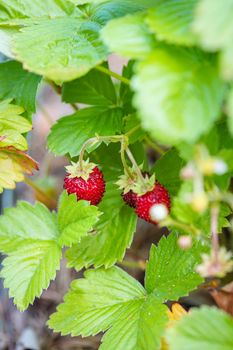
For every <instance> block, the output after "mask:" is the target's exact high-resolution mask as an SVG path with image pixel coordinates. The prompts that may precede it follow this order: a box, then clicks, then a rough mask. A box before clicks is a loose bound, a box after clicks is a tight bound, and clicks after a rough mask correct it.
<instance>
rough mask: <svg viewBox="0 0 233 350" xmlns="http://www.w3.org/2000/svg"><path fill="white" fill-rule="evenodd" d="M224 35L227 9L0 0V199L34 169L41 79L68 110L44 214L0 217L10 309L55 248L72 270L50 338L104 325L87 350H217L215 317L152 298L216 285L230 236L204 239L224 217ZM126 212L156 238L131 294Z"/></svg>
mask: <svg viewBox="0 0 233 350" xmlns="http://www.w3.org/2000/svg"><path fill="white" fill-rule="evenodd" d="M232 36H233V1H232V0H222V1H218V0H177V1H173V0H143V1H142V0H134V1H131V0H124V1H122V0H118V1H116V0H112V1H111V0H109V1H107V0H103V1H101V0H92V1H88V0H69V1H68V0H67V1H65V0H46V1H39V0H34V1H29V0H7V1H6V0H0V51H1V53H2V54H3V57H4V59H3V62H2V63H1V64H0V81H1V84H0V100H1V101H0V166H1V176H0V190H1V191H3V190H4V189H13V188H14V187H15V184H16V183H17V182H20V181H23V180H24V174H28V175H30V174H32V173H33V171H34V170H38V168H39V165H38V163H37V162H36V161H35V160H34V159H32V158H31V157H30V156H29V155H28V154H27V150H28V143H27V138H26V135H27V133H28V132H30V130H31V129H32V125H33V113H34V112H35V111H36V103H35V102H36V95H37V90H38V86H39V84H40V83H41V81H43V82H44V83H46V84H50V85H51V86H52V87H53V88H54V89H55V90H56V91H57V92H58V93H60V95H61V99H62V101H64V102H66V103H69V104H71V105H72V106H73V108H74V113H73V114H71V115H68V116H64V117H62V118H61V119H59V120H58V122H57V123H56V124H55V125H53V126H52V128H51V131H50V134H49V136H48V149H49V151H50V152H52V153H53V154H55V155H57V156H66V157H67V160H68V162H69V165H67V167H66V176H65V180H64V191H63V193H61V195H60V198H59V202H58V205H57V211H52V212H51V211H50V210H49V209H48V208H47V207H46V206H45V205H44V204H42V203H39V202H37V203H35V204H34V205H32V204H29V203H27V202H23V201H20V202H18V203H17V206H16V207H15V208H10V209H7V210H5V212H4V214H3V215H2V216H1V217H0V251H1V252H2V253H3V254H4V255H5V256H6V257H5V259H4V261H3V268H2V271H1V277H2V278H3V279H4V285H5V287H6V288H8V289H9V296H10V297H12V298H13V299H14V303H15V305H16V306H17V308H18V309H19V310H22V311H23V310H25V309H27V308H28V306H29V305H30V304H33V302H34V300H35V298H36V297H40V295H41V293H42V291H43V290H44V289H47V288H48V287H49V284H50V281H51V280H53V279H54V278H55V276H56V271H57V270H58V269H59V266H60V260H61V258H62V255H63V254H64V255H65V257H66V259H67V267H68V268H74V269H76V270H77V271H80V270H81V269H83V268H84V269H86V271H85V272H84V276H83V278H81V279H77V280H75V281H73V282H72V284H71V286H70V290H69V292H68V293H67V294H66V295H65V296H64V302H63V303H62V304H61V305H59V306H58V308H57V311H56V312H55V313H54V314H52V315H51V317H50V320H49V321H48V326H49V327H50V328H51V329H53V330H54V331H55V332H60V333H61V334H62V335H66V334H71V335H72V336H76V335H81V336H83V337H86V336H90V335H95V334H98V333H100V332H104V335H103V338H102V344H101V345H100V349H102V350H105V349H106V350H116V349H117V350H135V349H137V350H151V349H154V350H155V349H165V348H166V349H167V348H169V349H171V350H182V349H184V350H186V349H192V350H196V349H203V350H209V349H211V350H213V349H216V350H217V349H221V350H230V349H232V348H233V321H232V318H231V317H230V316H229V315H228V314H227V313H225V312H223V311H220V310H219V309H216V308H213V307H207V306H204V307H202V308H201V309H196V310H195V311H191V312H188V313H186V312H185V311H184V310H183V309H182V311H180V309H179V306H178V307H177V306H175V307H174V308H173V309H172V311H170V310H169V305H170V303H167V302H170V301H178V300H179V298H180V297H182V296H185V295H188V294H189V293H190V292H192V291H194V290H195V289H196V288H201V287H200V286H201V285H202V284H203V283H204V279H205V278H208V279H209V280H210V281H211V280H212V279H216V278H218V279H219V282H218V283H220V284H221V280H220V279H221V278H223V277H224V278H225V276H226V275H227V274H228V273H229V275H227V278H228V277H229V278H228V281H229V280H230V279H231V278H232V270H233V261H232V255H231V247H232V240H231V241H230V242H231V245H229V244H228V247H225V245H224V241H223V242H220V240H219V238H221V236H219V234H221V233H222V232H223V230H224V229H225V228H226V227H228V231H229V232H231V228H230V226H231V223H230V217H231V216H230V215H231V213H232V209H233V194H232V191H231V189H232V188H231V178H232V174H233V147H232V145H233V143H232V141H233V90H232V80H233V68H232V67H233V66H232V59H233V46H232V45H233V44H232ZM111 53H114V54H116V55H118V56H119V57H122V58H124V59H125V62H127V63H126V64H125V65H124V67H123V69H122V74H118V73H116V72H115V71H113V70H111V68H109V63H108V58H109V55H110V54H111ZM80 105H81V106H80ZM148 146H149V147H150V148H151V149H153V150H155V151H156V154H159V155H160V156H159V157H158V159H157V160H156V161H155V162H154V164H152V163H151V159H149V160H150V161H149V162H148V156H147V154H148V153H147V148H148ZM138 217H139V218H142V219H143V220H146V221H148V222H150V223H151V224H152V225H159V226H161V227H167V229H168V232H169V234H168V236H166V237H165V236H164V237H162V238H161V240H160V241H159V243H158V245H157V246H155V245H152V247H151V249H150V254H149V257H148V262H147V264H146V271H145V280H144V283H143V285H142V284H141V283H139V281H137V280H136V279H134V278H133V277H131V276H130V275H129V274H128V273H127V272H125V271H124V270H123V269H122V268H120V267H118V266H117V264H118V263H119V262H122V260H123V259H124V256H125V253H126V249H128V248H130V246H131V243H132V240H133V236H134V233H135V230H136V224H137V220H138ZM154 227H155V226H154ZM64 248H66V249H64ZM63 252H64V253H63ZM223 283H224V282H223ZM177 310H178V311H177ZM177 313H178V314H179V317H178V316H177ZM179 318H181V319H180V320H177V319H179ZM169 320H170V321H169ZM216 330H217V331H216Z"/></svg>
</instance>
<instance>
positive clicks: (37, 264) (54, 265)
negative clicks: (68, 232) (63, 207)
mask: <svg viewBox="0 0 233 350" xmlns="http://www.w3.org/2000/svg"><path fill="white" fill-rule="evenodd" d="M58 234H59V233H58V226H57V221H56V216H55V214H53V213H50V212H49V210H48V209H47V208H46V207H45V206H44V205H42V204H40V203H37V204H35V206H32V205H31V204H29V203H26V202H19V203H18V206H17V207H16V208H11V209H6V210H5V213H4V215H3V216H1V217H0V250H1V251H2V252H4V253H6V254H7V255H8V257H7V258H6V259H5V260H4V261H3V269H2V271H1V277H3V278H4V285H5V287H6V288H9V295H10V296H11V297H13V298H14V302H15V304H16V305H17V307H18V308H19V309H20V310H25V309H26V308H27V307H28V305H29V304H31V303H32V302H33V301H34V299H35V297H39V296H40V295H41V293H42V290H43V289H45V288H47V287H48V285H49V282H50V280H51V279H54V277H55V274H56V270H57V269H58V268H59V262H60V258H61V248H60V247H59V245H58V244H57V243H56V241H57V238H58Z"/></svg>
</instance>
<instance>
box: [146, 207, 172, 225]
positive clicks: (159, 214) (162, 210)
mask: <svg viewBox="0 0 233 350" xmlns="http://www.w3.org/2000/svg"><path fill="white" fill-rule="evenodd" d="M149 215H150V217H151V219H152V220H153V221H155V222H160V221H162V220H164V219H166V217H167V216H168V209H167V207H166V205H164V204H154V205H152V207H151V208H150V211H149Z"/></svg>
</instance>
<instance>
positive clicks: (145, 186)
mask: <svg viewBox="0 0 233 350" xmlns="http://www.w3.org/2000/svg"><path fill="white" fill-rule="evenodd" d="M154 186H155V174H153V175H152V176H149V175H147V174H146V175H145V177H144V180H143V181H142V180H141V179H138V181H137V182H135V183H134V185H133V186H132V188H131V189H132V191H133V192H134V193H137V194H138V195H139V196H142V195H144V194H145V193H147V192H150V191H152V190H153V188H154Z"/></svg>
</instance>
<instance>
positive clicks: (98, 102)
mask: <svg viewBox="0 0 233 350" xmlns="http://www.w3.org/2000/svg"><path fill="white" fill-rule="evenodd" d="M62 100H63V101H65V102H68V103H75V102H78V103H84V104H87V105H95V106H109V105H116V103H117V101H116V91H115V88H114V84H113V82H112V80H111V78H110V77H109V76H108V75H106V74H105V73H102V72H100V71H98V70H96V69H93V70H91V71H90V72H89V73H87V74H86V75H85V76H84V77H82V78H79V79H76V80H73V81H71V82H68V83H65V84H63V87H62Z"/></svg>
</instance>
